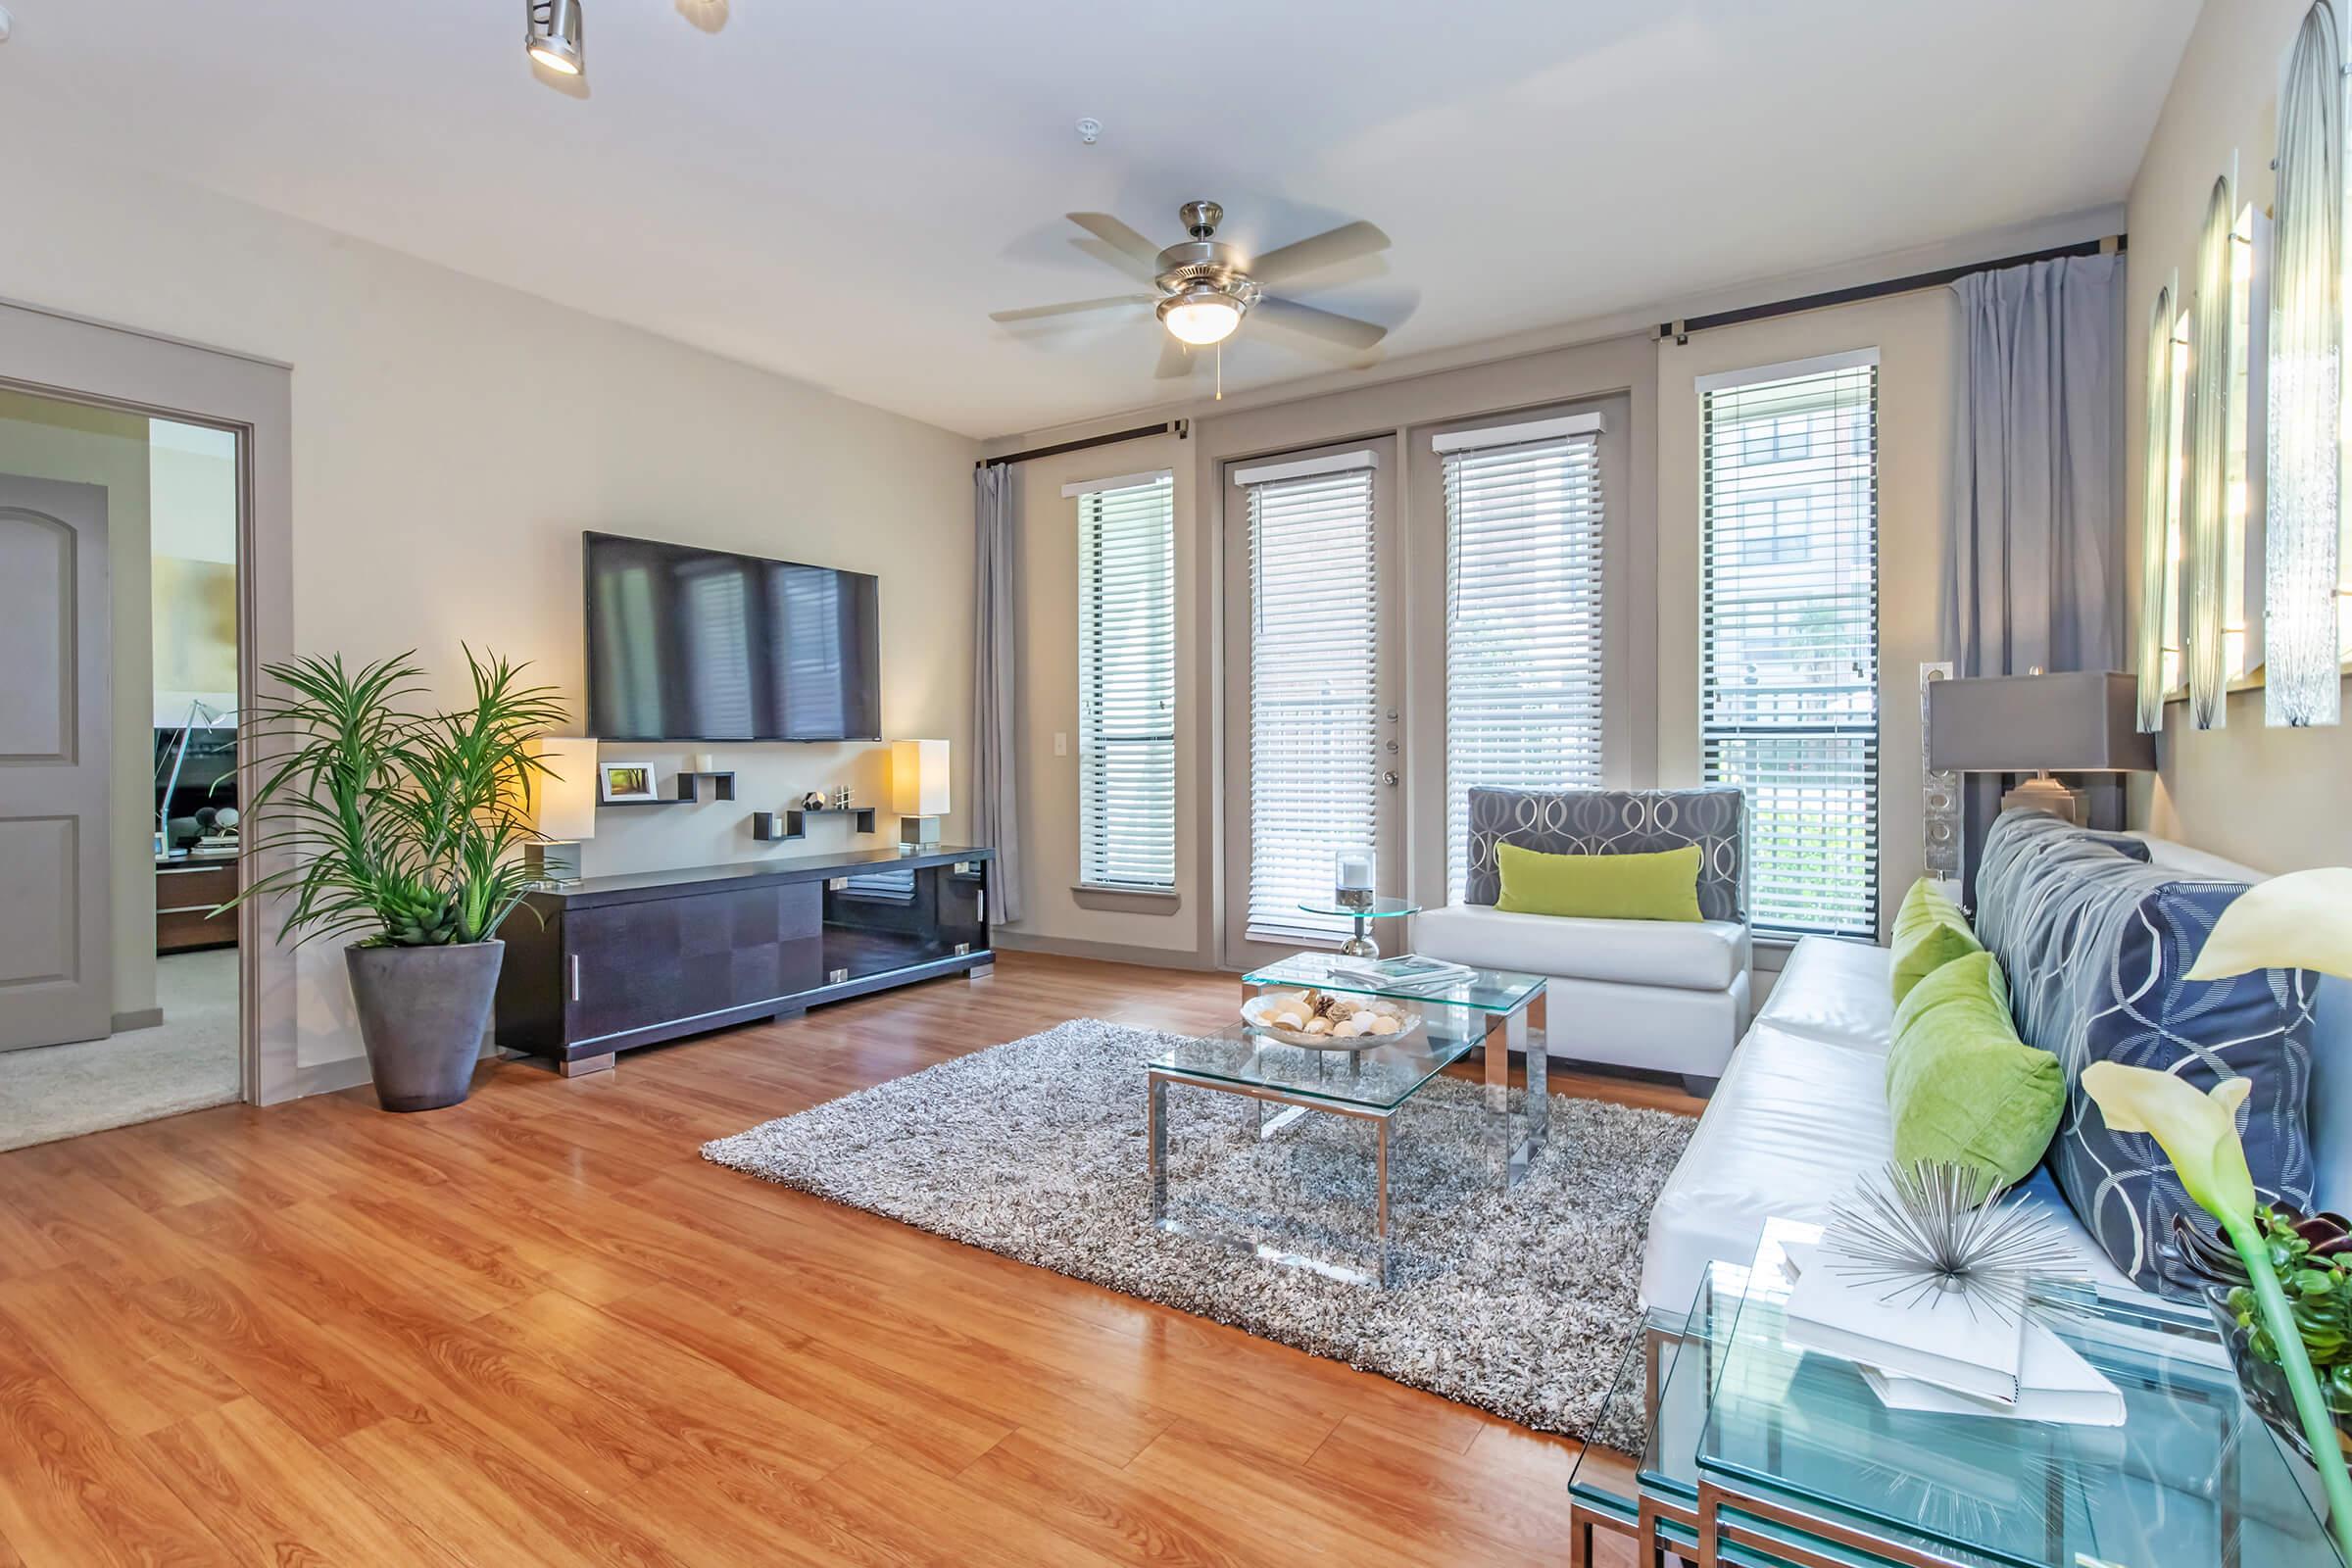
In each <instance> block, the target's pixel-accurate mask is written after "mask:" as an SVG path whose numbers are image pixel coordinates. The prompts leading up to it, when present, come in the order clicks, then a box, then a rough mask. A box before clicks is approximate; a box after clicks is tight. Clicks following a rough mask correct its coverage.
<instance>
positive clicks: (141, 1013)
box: [106, 1007, 164, 1035]
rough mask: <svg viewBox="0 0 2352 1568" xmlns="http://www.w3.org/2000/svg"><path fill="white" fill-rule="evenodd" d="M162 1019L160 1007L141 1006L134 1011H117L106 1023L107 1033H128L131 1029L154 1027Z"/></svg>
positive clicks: (162, 1014)
mask: <svg viewBox="0 0 2352 1568" xmlns="http://www.w3.org/2000/svg"><path fill="white" fill-rule="evenodd" d="M163 1021H164V1009H163V1008H161V1007H141V1008H140V1009H139V1010H138V1011H136V1012H118V1013H116V1014H115V1015H114V1017H113V1018H112V1019H111V1020H109V1021H108V1023H107V1026H106V1028H107V1033H109V1034H116V1035H122V1034H128V1033H129V1032H130V1031H131V1030H133V1029H154V1028H157V1027H159V1026H160V1025H161V1024H162V1023H163Z"/></svg>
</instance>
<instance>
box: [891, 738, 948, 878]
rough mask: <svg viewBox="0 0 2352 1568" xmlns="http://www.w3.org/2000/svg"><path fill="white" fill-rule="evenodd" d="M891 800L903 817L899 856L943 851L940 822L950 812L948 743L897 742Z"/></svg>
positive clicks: (892, 757) (893, 762)
mask: <svg viewBox="0 0 2352 1568" xmlns="http://www.w3.org/2000/svg"><path fill="white" fill-rule="evenodd" d="M890 800H891V806H892V808H893V809H895V810H897V812H898V813H899V853H900V854H902V855H908V854H912V853H913V852H915V851H917V850H936V849H938V848H939V819H940V817H941V815H942V814H944V813H945V812H946V811H947V809H948V743H947V742H946V741H893V742H892V743H891V747H890Z"/></svg>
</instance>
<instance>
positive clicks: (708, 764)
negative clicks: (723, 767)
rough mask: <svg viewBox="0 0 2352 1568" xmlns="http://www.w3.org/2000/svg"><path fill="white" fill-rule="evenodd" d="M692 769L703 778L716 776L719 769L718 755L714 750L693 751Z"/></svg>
mask: <svg viewBox="0 0 2352 1568" xmlns="http://www.w3.org/2000/svg"><path fill="white" fill-rule="evenodd" d="M694 770H695V771H696V772H697V773H699V774H701V775H702V776H703V777H705V778H713V777H716V776H717V774H718V770H719V768H718V755H717V754H716V753H715V752H697V753H695V754H694Z"/></svg>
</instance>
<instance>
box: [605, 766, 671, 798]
mask: <svg viewBox="0 0 2352 1568" xmlns="http://www.w3.org/2000/svg"><path fill="white" fill-rule="evenodd" d="M596 798H597V799H598V800H600V801H602V802H604V803H605V804H606V805H608V806H617V805H620V804H622V803H624V802H628V801H652V800H659V799H660V798H661V797H659V796H657V795H656V794H655V793H654V764H653V763H651V762H621V761H602V762H599V763H597V764H596Z"/></svg>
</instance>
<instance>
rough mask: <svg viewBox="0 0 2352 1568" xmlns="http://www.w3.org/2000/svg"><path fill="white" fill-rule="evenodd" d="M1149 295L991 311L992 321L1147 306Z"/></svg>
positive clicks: (1118, 296) (1111, 296) (1129, 295)
mask: <svg viewBox="0 0 2352 1568" xmlns="http://www.w3.org/2000/svg"><path fill="white" fill-rule="evenodd" d="M1151 303H1152V296H1151V295H1149V294H1112V295H1110V296H1108V297H1107V298H1104V299H1099V300H1071V301H1069V302H1068V303H1067V304H1063V305H1027V306H1023V307H1022V308H1021V309H1019V310H1017V311H991V312H989V313H988V319H990V320H992V321H1035V320H1039V319H1043V318H1045V317H1049V316H1075V315H1077V314H1078V313H1079V312H1080V311H1107V310H1109V309H1110V308H1111V307H1112V306H1114V305H1149V304H1151Z"/></svg>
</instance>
